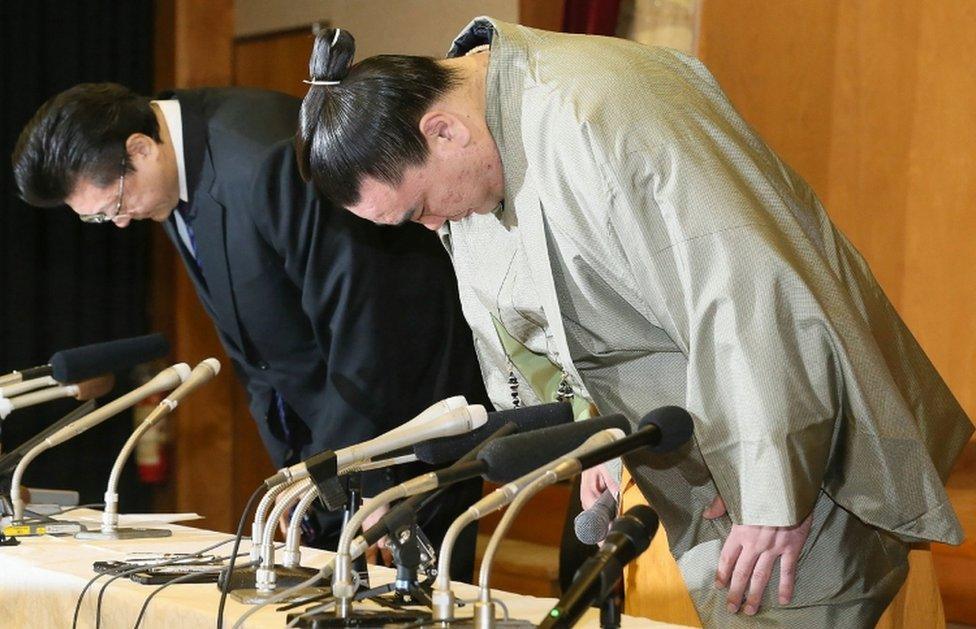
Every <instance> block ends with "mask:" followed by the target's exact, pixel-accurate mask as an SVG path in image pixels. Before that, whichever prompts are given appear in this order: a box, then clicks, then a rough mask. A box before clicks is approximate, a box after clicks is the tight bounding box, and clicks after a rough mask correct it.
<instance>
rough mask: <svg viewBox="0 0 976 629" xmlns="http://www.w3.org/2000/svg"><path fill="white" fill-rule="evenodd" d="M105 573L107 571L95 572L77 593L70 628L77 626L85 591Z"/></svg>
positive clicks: (73, 628) (74, 628)
mask: <svg viewBox="0 0 976 629" xmlns="http://www.w3.org/2000/svg"><path fill="white" fill-rule="evenodd" d="M106 574H109V573H106V572H100V573H98V574H96V575H95V576H94V577H92V578H91V580H89V581H88V583H86V584H85V587H83V588H82V589H81V594H79V595H78V601H77V602H76V603H75V615H74V617H72V619H71V629H76V627H77V626H78V612H79V611H80V610H81V602H82V601H84V600H85V592H87V591H88V588H90V587H91V586H92V584H93V583H95V581H98V580H99V579H101V578H102V577H104V576H105V575H106Z"/></svg>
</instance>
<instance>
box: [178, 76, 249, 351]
mask: <svg viewBox="0 0 976 629" xmlns="http://www.w3.org/2000/svg"><path fill="white" fill-rule="evenodd" d="M176 95H177V98H179V100H180V112H181V116H182V119H183V152H184V161H185V164H186V181H187V190H188V193H189V197H190V199H189V204H188V206H189V211H190V213H191V214H193V221H192V229H193V233H194V235H195V239H196V244H197V257H196V260H194V259H193V258H192V257H191V256H190V254H189V252H187V251H186V248H185V247H184V246H183V243H182V239H181V238H180V237H179V236H178V235H177V234H176V233H175V232H176V228H175V225H171V224H170V223H171V221H167V233H170V237H171V238H173V239H174V241H175V242H176V243H178V247H179V249H180V253H181V255H183V258H184V261H185V262H186V263H187V267H188V268H190V269H191V275H193V273H192V271H193V270H196V269H197V268H199V270H200V271H201V272H202V276H201V275H200V273H198V274H197V276H196V277H195V281H196V282H197V289H198V290H200V291H201V292H200V294H201V295H207V296H208V297H209V300H210V306H211V308H212V310H213V313H214V314H215V315H216V317H217V324H218V327H219V328H220V329H221V331H223V332H224V333H226V334H227V335H229V336H230V337H231V339H232V340H233V341H234V343H236V344H237V347H239V348H241V350H245V349H246V346H245V345H244V343H243V342H242V337H243V334H242V332H241V327H240V319H239V318H238V316H237V305H236V303H235V299H234V291H233V287H232V285H231V273H230V265H229V261H228V256H227V210H226V209H225V208H224V206H223V205H221V204H220V203H219V202H218V201H217V200H216V199H215V198H214V197H213V195H212V191H213V188H214V185H215V183H216V172H215V171H214V167H213V161H212V160H211V155H210V148H209V144H208V140H209V136H208V133H207V126H206V121H205V120H204V119H203V117H202V116H200V115H199V114H198V106H197V103H195V101H194V99H193V98H192V97H190V96H189V95H184V94H182V93H179V92H178V93H177V94H176Z"/></svg>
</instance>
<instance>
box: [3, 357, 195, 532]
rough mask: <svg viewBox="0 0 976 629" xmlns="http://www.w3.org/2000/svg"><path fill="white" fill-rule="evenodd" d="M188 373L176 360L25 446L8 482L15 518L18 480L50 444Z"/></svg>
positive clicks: (19, 513)
mask: <svg viewBox="0 0 976 629" xmlns="http://www.w3.org/2000/svg"><path fill="white" fill-rule="evenodd" d="M189 375H190V367H189V366H188V365H187V364H186V363H178V364H176V365H173V366H172V367H167V368H166V369H164V370H162V371H161V372H159V373H158V374H156V376H155V377H153V379H152V380H150V381H149V382H147V383H145V384H144V385H142V386H141V387H138V388H137V389H134V390H132V391H130V392H129V393H126V394H125V395H123V396H121V397H119V398H116V399H115V400H112V401H111V402H109V403H108V404H106V405H105V406H103V407H101V408H99V409H96V410H94V411H92V412H91V413H89V414H87V415H85V416H84V417H82V418H81V419H78V420H76V421H74V422H71V423H70V424H68V425H66V426H64V427H63V428H61V429H60V430H58V431H57V432H55V433H54V434H52V435H50V436H48V437H46V438H45V439H44V440H43V441H41V442H40V443H38V444H37V445H36V446H34V447H33V448H31V449H30V450H28V451H27V452H26V453H25V454H24V456H23V458H22V459H21V460H20V462H19V463H17V467H16V469H14V474H13V477H12V479H11V483H10V492H11V502H12V503H13V507H14V519H15V520H20V519H21V518H22V517H23V516H24V503H23V500H21V498H20V481H21V478H22V477H23V475H24V470H25V469H26V468H27V465H29V464H30V462H31V461H33V460H34V459H35V458H37V457H38V455H40V454H41V453H42V452H44V451H45V450H48V449H50V448H53V447H54V446H56V445H58V444H59V443H63V442H65V441H67V440H68V439H70V438H72V437H74V436H75V435H77V434H79V433H82V432H84V431H86V430H88V429H89V428H92V427H93V426H96V425H98V424H100V423H101V422H103V421H105V420H106V419H108V418H109V417H112V416H113V415H115V414H117V413H120V412H121V411H124V410H125V409H127V408H129V407H130V406H133V405H135V404H137V403H139V402H140V401H142V400H143V399H145V398H147V397H149V396H150V395H154V394H156V393H162V392H163V391H169V390H170V389H173V388H175V387H176V386H177V385H179V384H180V383H181V382H183V381H184V380H186V379H187V378H188V377H189Z"/></svg>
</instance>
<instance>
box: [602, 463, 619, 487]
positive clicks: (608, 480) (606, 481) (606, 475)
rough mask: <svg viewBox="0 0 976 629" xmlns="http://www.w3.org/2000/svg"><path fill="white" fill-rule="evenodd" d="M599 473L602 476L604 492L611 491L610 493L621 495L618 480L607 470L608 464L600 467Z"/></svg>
mask: <svg viewBox="0 0 976 629" xmlns="http://www.w3.org/2000/svg"><path fill="white" fill-rule="evenodd" d="M597 471H598V473H599V475H600V482H601V484H602V485H603V488H604V490H607V489H609V490H610V493H613V494H616V495H619V494H620V483H619V482H618V481H617V478H616V477H615V476H614V475H613V474H611V473H610V470H609V469H608V468H607V466H606V464H603V465H601V466H599V467H598V468H597ZM601 493H602V492H601Z"/></svg>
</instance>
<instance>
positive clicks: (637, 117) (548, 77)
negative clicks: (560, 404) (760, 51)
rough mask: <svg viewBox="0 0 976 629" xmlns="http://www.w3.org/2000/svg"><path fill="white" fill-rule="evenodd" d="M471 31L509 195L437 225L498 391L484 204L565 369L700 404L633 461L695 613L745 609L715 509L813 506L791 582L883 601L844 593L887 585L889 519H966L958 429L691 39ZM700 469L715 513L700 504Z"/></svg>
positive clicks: (490, 26)
mask: <svg viewBox="0 0 976 629" xmlns="http://www.w3.org/2000/svg"><path fill="white" fill-rule="evenodd" d="M486 41H490V42H491V60H490V63H489V69H488V78H487V122H488V126H489V129H490V130H491V132H492V135H493V137H494V139H495V141H496V143H497V144H498V147H499V150H500V152H501V157H502V162H503V166H504V171H505V187H506V190H505V208H504V210H503V211H500V212H499V213H498V215H497V216H496V215H489V216H486V217H472V218H471V219H467V220H466V221H462V222H461V223H459V224H454V225H450V226H448V227H446V228H444V230H443V231H442V235H443V237H444V240H445V244H446V246H447V247H448V249H449V250H450V251H451V252H452V255H453V257H454V260H455V267H456V269H457V272H458V280H459V285H460V288H461V299H462V305H463V308H464V312H465V316H466V317H467V318H468V321H469V323H470V324H471V326H472V329H473V331H474V334H475V339H476V348H477V350H478V352H479V357H480V359H481V361H482V370H483V372H484V375H485V379H486V384H487V385H488V390H489V394H490V395H491V396H492V400H493V402H495V403H496V404H498V405H500V406H502V407H507V406H508V391H507V387H506V386H505V383H504V373H505V364H504V353H503V351H502V349H501V347H500V346H499V343H498V340H497V336H496V335H495V333H494V330H493V329H491V327H490V326H487V325H486V321H490V316H489V315H490V313H489V312H487V310H489V309H490V307H491V306H490V303H487V304H486V301H485V296H486V295H492V294H494V292H495V289H494V288H493V287H492V286H490V285H486V282H488V278H489V277H490V276H491V274H490V273H484V272H483V271H484V269H486V268H490V267H491V265H492V264H498V263H499V262H498V261H497V260H496V259H495V258H494V257H493V255H492V253H493V252H492V251H489V250H484V249H483V248H481V249H479V247H478V246H477V245H476V244H475V245H473V246H472V245H471V243H477V239H472V238H467V237H464V234H465V230H469V229H473V228H474V227H475V226H476V225H477V221H485V220H497V221H499V222H502V223H504V225H505V229H506V230H509V231H510V232H511V233H512V234H514V235H515V237H516V238H517V240H518V242H519V244H520V246H521V250H522V254H523V257H524V264H525V265H526V267H527V273H523V276H524V277H526V278H527V280H528V281H530V282H531V290H532V291H534V292H535V294H536V296H537V301H538V303H539V304H541V308H540V309H541V312H543V313H544V314H543V316H544V317H545V320H546V324H547V326H546V328H545V329H546V339H547V342H546V351H547V354H548V355H549V356H550V358H551V359H552V360H553V361H554V362H556V363H557V364H560V365H561V366H562V367H563V368H564V369H565V371H566V373H567V375H568V376H569V380H570V381H571V383H572V384H573V386H574V388H576V389H577V390H578V391H580V392H581V393H582V394H584V395H586V396H587V397H588V398H589V399H592V400H593V401H594V402H595V403H596V405H597V407H598V408H599V409H600V411H601V412H602V413H614V412H619V413H624V414H625V415H627V416H628V417H630V418H631V420H632V421H634V422H636V421H638V420H639V419H640V417H641V416H642V415H643V413H645V412H647V411H648V410H651V409H652V408H655V407H656V406H661V405H663V404H677V405H680V406H684V407H685V408H687V409H688V410H689V411H690V412H691V413H692V415H693V416H694V419H695V443H694V444H693V445H692V446H690V447H688V448H686V449H685V450H684V451H682V452H679V453H676V454H673V455H671V456H669V457H664V458H661V457H659V458H657V459H651V458H649V457H640V456H635V457H631V459H630V460H629V461H628V463H629V465H630V466H631V469H632V471H633V473H634V476H635V479H636V480H637V481H638V484H640V486H641V489H642V490H643V491H644V493H645V495H647V496H648V499H649V500H650V502H651V504H652V505H653V506H654V507H655V508H656V509H657V510H658V511H659V513H660V514H661V517H662V521H663V522H664V524H665V527H666V529H667V531H668V536H669V540H670V542H671V548H672V552H673V553H674V554H675V556H676V557H677V558H679V565H680V566H681V568H682V571H683V573H684V575H685V579H686V582H687V583H688V585H689V589H690V590H691V591H692V594H693V596H694V597H695V599H696V604H697V605H698V608H699V612H700V613H701V614H702V617H703V620H705V621H706V622H709V623H710V624H728V623H731V624H734V623H735V622H738V620H735V618H736V617H733V618H731V619H728V623H726V621H725V620H722V621H719V620H717V618H718V616H716V615H715V613H713V612H715V609H713V608H714V606H715V605H716V604H717V603H715V601H716V600H719V599H718V598H716V597H715V596H714V592H715V591H714V588H710V587H709V586H710V584H711V579H713V578H714V569H715V567H716V566H717V557H718V550H719V549H720V548H721V541H722V540H723V539H724V537H725V536H726V535H727V533H728V526H729V525H730V523H731V522H738V523H747V524H757V525H758V524H762V525H769V526H788V525H793V524H796V523H798V522H799V521H801V520H802V519H803V518H804V517H805V516H806V515H807V514H808V513H810V512H811V510H813V512H814V522H815V528H814V530H813V531H812V532H811V536H810V539H809V540H808V544H807V546H806V547H805V548H804V559H803V560H802V561H801V565H800V566H799V568H798V577H797V595H796V597H795V603H796V602H797V601H798V603H797V605H799V606H807V607H808V608H813V607H820V608H821V612H822V614H821V615H820V616H806V617H805V618H807V619H808V620H813V619H814V618H816V619H817V620H818V621H827V620H832V621H839V622H842V624H848V622H844V621H843V619H845V618H846V619H847V621H849V623H850V624H852V626H856V625H857V624H859V623H860V622H862V621H864V620H865V619H868V618H870V617H876V616H874V610H872V611H870V613H868V615H866V616H865V615H863V614H864V612H863V611H858V610H857V607H858V604H859V603H858V601H857V600H856V599H857V597H856V596H853V598H851V596H848V598H845V596H847V595H846V594H845V592H846V593H847V594H850V593H851V592H856V591H857V590H858V589H860V590H861V592H862V594H863V596H864V597H868V598H870V597H872V596H873V597H874V598H875V599H876V600H878V601H883V600H884V599H885V597H887V598H888V599H890V596H892V595H893V594H894V593H895V591H897V586H898V585H899V584H900V582H901V579H903V577H904V545H903V544H901V543H900V542H899V540H905V541H910V540H932V541H941V542H947V543H959V542H960V541H961V539H962V531H961V528H960V526H959V522H958V520H957V519H956V516H955V513H954V512H953V510H952V507H951V505H950V504H949V502H948V499H947V497H946V494H945V491H944V481H945V478H946V477H947V476H948V473H949V470H950V469H951V467H952V464H953V463H954V461H955V459H956V457H957V456H958V454H959V452H960V450H961V448H962V446H963V445H964V444H965V442H966V441H967V440H968V438H969V436H970V434H971V433H972V430H973V428H972V425H971V423H970V421H969V420H968V418H967V417H966V416H965V414H964V412H963V411H962V409H961V408H960V406H959V405H958V403H957V402H956V400H955V399H954V398H953V396H952V394H951V393H950V392H949V390H948V389H947V388H946V386H945V384H944V382H943V381H942V379H941V378H940V377H939V376H938V374H937V373H936V371H935V369H934V368H933V367H932V365H931V363H930V362H929V361H928V359H927V358H926V356H925V355H924V353H923V352H922V350H921V348H920V347H919V346H918V344H917V343H916V341H915V340H914V338H913V337H912V335H911V333H910V332H909V331H908V330H907V328H906V327H905V326H904V324H903V322H902V321H901V319H900V318H899V317H898V315H897V314H896V313H895V311H894V309H893V308H892V306H891V304H890V303H889V302H888V300H887V298H886V297H885V296H884V294H883V292H882V291H881V289H880V287H879V286H878V284H877V282H876V281H875V280H874V278H873V277H872V275H871V273H870V270H869V269H868V267H867V265H866V263H865V262H864V260H863V259H862V258H861V256H860V255H859V254H858V253H857V251H855V249H854V248H853V247H852V246H851V244H850V243H849V242H848V241H847V240H846V238H845V237H844V236H843V234H841V233H840V232H839V231H837V230H836V228H835V227H834V226H833V225H832V224H831V222H830V220H829V218H828V216H827V214H826V212H825V211H824V209H823V208H822V206H821V205H820V203H819V201H818V200H817V199H816V197H815V196H814V194H813V192H812V191H811V190H810V188H809V186H807V184H806V183H805V182H803V181H802V180H801V179H800V178H799V177H798V176H797V175H796V174H795V173H793V172H792V171H791V170H790V169H789V167H788V166H786V165H785V164H784V163H783V162H782V161H780V160H779V158H778V157H777V156H776V155H775V154H774V153H773V152H772V151H771V150H770V149H769V148H768V147H766V146H765V145H764V144H763V142H762V141H761V140H760V139H759V138H758V137H757V136H756V135H755V133H753V131H752V130H751V129H750V128H749V127H748V126H747V125H746V124H745V123H744V121H742V120H741V118H740V117H739V116H738V114H737V113H736V112H735V111H734V109H733V108H732V106H731V105H730V103H729V102H728V100H727V99H726V97H725V96H724V95H723V94H722V92H721V91H720V89H719V88H718V86H717V85H716V83H715V81H714V79H713V78H712V77H711V76H710V75H709V74H708V72H707V70H706V69H705V68H704V67H703V66H702V65H701V64H700V63H698V62H697V61H695V60H694V59H691V58H688V57H685V56H683V55H681V54H679V53H676V52H675V51H671V50H667V49H654V48H646V47H643V46H640V45H637V44H634V43H631V42H626V41H623V40H617V39H610V38H597V37H584V36H574V35H565V34H555V33H547V32H543V31H537V30H533V29H528V28H525V27H520V26H514V25H509V24H504V23H500V22H496V21H492V20H489V19H486V18H485V19H480V20H476V21H475V22H474V23H472V25H470V26H469V27H468V28H467V29H466V30H465V31H464V32H463V33H462V34H461V35H460V36H459V37H458V39H457V40H456V42H455V47H454V49H452V54H461V53H463V52H464V51H465V50H466V49H469V48H471V47H472V46H473V45H477V44H479V43H484V42H486ZM462 242H463V243H466V244H465V245H464V246H461V247H460V248H459V247H458V243H462ZM506 262H507V260H506ZM489 283H490V282H489ZM716 491H717V492H718V493H720V494H721V495H722V497H723V498H724V499H725V502H726V504H727V506H728V510H729V514H730V516H731V521H728V520H727V521H725V522H722V521H717V522H708V521H705V520H703V519H702V518H701V517H700V513H701V511H702V510H704V508H705V507H706V506H707V505H708V504H709V503H710V502H711V500H712V498H714V496H715V494H716ZM851 514H853V516H856V517H852V516H851ZM865 523H866V524H865ZM867 525H870V526H867ZM872 527H876V529H880V531H878V530H876V529H875V528H872ZM821 533H822V534H821ZM686 555H687V556H686ZM899 575H900V576H899ZM776 576H777V577H778V575H776ZM774 579H775V577H774ZM833 581H839V583H832V582H833ZM774 582H775V580H774ZM804 588H806V589H804ZM767 594H768V593H767ZM845 601H846V603H845ZM852 601H853V602H852ZM765 602H766V601H765V600H764V603H765ZM879 604H880V603H879ZM773 605H774V603H772V602H770V603H769V606H770V607H771V606H773ZM797 605H794V607H796V606H797ZM845 605H846V606H847V607H845ZM765 606H766V605H765V604H764V607H765ZM824 606H826V607H824ZM831 606H832V608H831V609H829V611H823V609H827V608H828V607H831ZM848 608H849V609H850V610H853V611H845V610H848ZM881 609H882V610H883V607H881ZM716 613H717V612H716ZM824 614H825V615H824ZM831 614H833V615H831ZM877 614H880V611H878V612H877ZM726 616H728V615H727V614H726ZM783 618H785V617H783ZM730 626H731V625H730Z"/></svg>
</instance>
